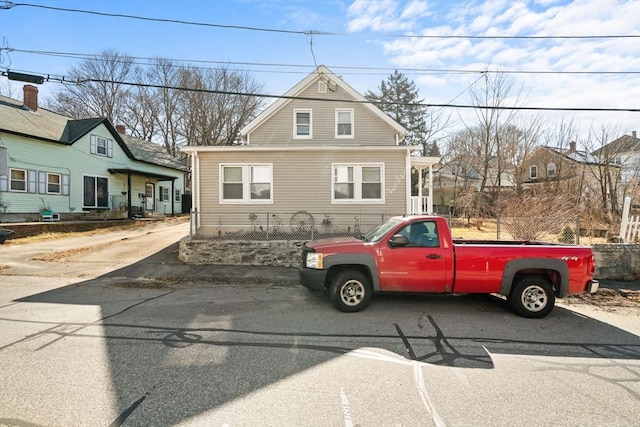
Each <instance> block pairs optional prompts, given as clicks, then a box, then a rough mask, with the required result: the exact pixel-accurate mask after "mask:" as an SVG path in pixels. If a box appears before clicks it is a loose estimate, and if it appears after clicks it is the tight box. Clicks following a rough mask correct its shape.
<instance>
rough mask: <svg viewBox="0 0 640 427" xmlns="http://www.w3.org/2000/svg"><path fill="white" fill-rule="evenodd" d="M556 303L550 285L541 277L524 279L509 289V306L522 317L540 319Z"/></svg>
mask: <svg viewBox="0 0 640 427" xmlns="http://www.w3.org/2000/svg"><path fill="white" fill-rule="evenodd" d="M555 302H556V296H555V294H554V292H553V287H552V286H551V283H549V281H547V280H546V279H545V278H543V277H534V276H531V277H525V278H523V279H521V280H520V281H519V282H518V283H516V285H515V286H514V287H513V288H512V289H511V293H510V294H509V305H510V306H511V307H512V308H513V310H514V311H515V312H516V313H518V314H519V315H520V316H522V317H528V318H532V319H540V318H542V317H545V316H546V315H547V314H549V313H551V310H553V306H554V304H555Z"/></svg>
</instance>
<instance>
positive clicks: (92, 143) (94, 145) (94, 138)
mask: <svg viewBox="0 0 640 427" xmlns="http://www.w3.org/2000/svg"><path fill="white" fill-rule="evenodd" d="M91 154H96V136H95V135H91Z"/></svg>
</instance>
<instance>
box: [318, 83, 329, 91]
mask: <svg viewBox="0 0 640 427" xmlns="http://www.w3.org/2000/svg"><path fill="white" fill-rule="evenodd" d="M318 93H327V82H325V81H324V80H320V81H319V82H318Z"/></svg>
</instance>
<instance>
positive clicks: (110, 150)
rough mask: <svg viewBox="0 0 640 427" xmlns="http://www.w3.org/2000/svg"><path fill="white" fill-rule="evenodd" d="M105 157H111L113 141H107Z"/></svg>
mask: <svg viewBox="0 0 640 427" xmlns="http://www.w3.org/2000/svg"><path fill="white" fill-rule="evenodd" d="M107 157H113V140H112V139H107Z"/></svg>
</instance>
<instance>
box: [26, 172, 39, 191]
mask: <svg viewBox="0 0 640 427" xmlns="http://www.w3.org/2000/svg"><path fill="white" fill-rule="evenodd" d="M27 174H28V178H27V191H28V192H29V193H37V192H38V181H37V176H36V171H32V170H30V171H28V172H27Z"/></svg>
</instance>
